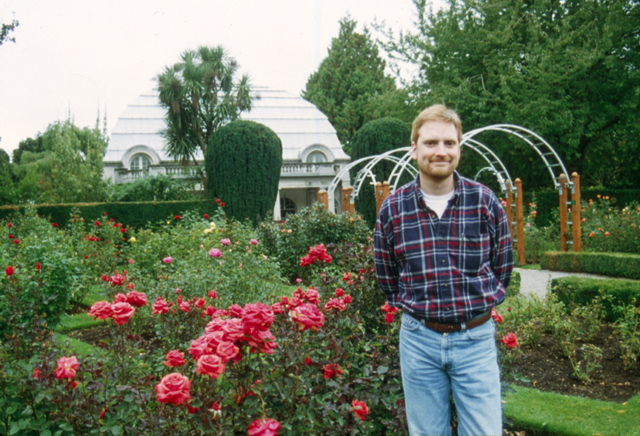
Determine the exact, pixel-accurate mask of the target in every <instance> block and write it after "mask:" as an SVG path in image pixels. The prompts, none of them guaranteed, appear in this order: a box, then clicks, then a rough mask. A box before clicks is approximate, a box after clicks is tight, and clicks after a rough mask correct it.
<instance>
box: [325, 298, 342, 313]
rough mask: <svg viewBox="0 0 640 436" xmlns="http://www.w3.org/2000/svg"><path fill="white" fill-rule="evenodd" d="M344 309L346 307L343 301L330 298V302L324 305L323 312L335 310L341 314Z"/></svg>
mask: <svg viewBox="0 0 640 436" xmlns="http://www.w3.org/2000/svg"><path fill="white" fill-rule="evenodd" d="M346 308H347V305H346V303H345V301H344V300H343V299H340V298H332V299H331V300H329V301H327V304H325V305H324V310H325V311H327V312H328V311H330V310H331V309H335V310H337V311H338V312H342V311H343V310H345V309H346Z"/></svg>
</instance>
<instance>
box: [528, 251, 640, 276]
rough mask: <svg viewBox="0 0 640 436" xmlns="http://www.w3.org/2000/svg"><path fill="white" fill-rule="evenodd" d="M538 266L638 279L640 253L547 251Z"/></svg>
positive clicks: (639, 274)
mask: <svg viewBox="0 0 640 436" xmlns="http://www.w3.org/2000/svg"><path fill="white" fill-rule="evenodd" d="M540 268H541V269H549V270H552V271H567V272H584V273H590V274H602V275H606V276H613V277H624V278H627V279H635V280H640V255H637V254H627V253H587V252H580V253H574V252H562V251H549V252H546V253H544V254H543V255H542V259H541V260H540Z"/></svg>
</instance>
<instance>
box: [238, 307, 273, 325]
mask: <svg viewBox="0 0 640 436" xmlns="http://www.w3.org/2000/svg"><path fill="white" fill-rule="evenodd" d="M273 319H274V318H273V312H272V311H271V308H270V307H269V306H267V305H266V304H262V303H247V304H245V306H244V313H243V315H242V321H243V322H244V326H245V329H247V328H249V329H253V328H255V329H265V328H269V326H270V325H271V324H273Z"/></svg>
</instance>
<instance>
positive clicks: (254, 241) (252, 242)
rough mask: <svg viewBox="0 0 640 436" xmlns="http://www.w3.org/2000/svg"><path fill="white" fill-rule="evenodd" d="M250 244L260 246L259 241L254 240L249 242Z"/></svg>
mask: <svg viewBox="0 0 640 436" xmlns="http://www.w3.org/2000/svg"><path fill="white" fill-rule="evenodd" d="M249 244H251V245H258V240H257V239H252V240H250V241H249Z"/></svg>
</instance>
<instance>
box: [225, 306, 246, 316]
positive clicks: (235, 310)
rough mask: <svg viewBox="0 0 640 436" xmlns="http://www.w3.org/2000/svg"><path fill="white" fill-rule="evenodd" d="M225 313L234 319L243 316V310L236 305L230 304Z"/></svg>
mask: <svg viewBox="0 0 640 436" xmlns="http://www.w3.org/2000/svg"><path fill="white" fill-rule="evenodd" d="M227 311H228V312H229V315H231V316H234V317H236V318H242V316H243V315H244V309H243V308H242V307H240V306H238V305H237V304H232V305H231V306H229V308H228V309H227Z"/></svg>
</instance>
